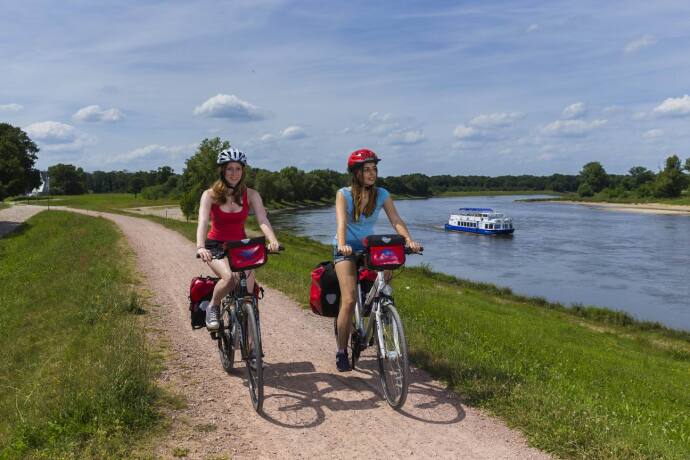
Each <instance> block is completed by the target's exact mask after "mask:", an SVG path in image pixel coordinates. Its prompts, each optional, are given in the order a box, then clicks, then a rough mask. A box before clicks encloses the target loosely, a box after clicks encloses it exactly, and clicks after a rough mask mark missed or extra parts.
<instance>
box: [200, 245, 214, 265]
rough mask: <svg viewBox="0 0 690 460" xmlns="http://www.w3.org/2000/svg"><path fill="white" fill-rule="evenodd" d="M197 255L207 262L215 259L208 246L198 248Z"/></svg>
mask: <svg viewBox="0 0 690 460" xmlns="http://www.w3.org/2000/svg"><path fill="white" fill-rule="evenodd" d="M196 256H197V257H198V258H199V259H201V260H202V261H204V262H206V263H208V262H210V261H211V260H212V259H213V255H212V254H211V251H209V250H208V249H206V248H197V250H196Z"/></svg>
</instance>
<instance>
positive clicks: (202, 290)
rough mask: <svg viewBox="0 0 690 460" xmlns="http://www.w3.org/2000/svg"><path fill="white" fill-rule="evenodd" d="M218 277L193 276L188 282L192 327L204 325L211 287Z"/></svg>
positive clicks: (214, 284)
mask: <svg viewBox="0 0 690 460" xmlns="http://www.w3.org/2000/svg"><path fill="white" fill-rule="evenodd" d="M219 279H220V278H216V277H213V276H195V277H194V278H192V282H191V283H189V314H190V323H191V325H192V329H197V328H200V327H206V308H208V306H209V303H210V302H211V298H212V297H213V289H214V288H215V287H216V283H217V282H218V280H219Z"/></svg>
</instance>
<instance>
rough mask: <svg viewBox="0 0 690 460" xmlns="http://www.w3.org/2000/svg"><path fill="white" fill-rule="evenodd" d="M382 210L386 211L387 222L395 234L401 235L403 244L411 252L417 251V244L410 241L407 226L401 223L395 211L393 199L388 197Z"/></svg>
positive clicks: (410, 237)
mask: <svg viewBox="0 0 690 460" xmlns="http://www.w3.org/2000/svg"><path fill="white" fill-rule="evenodd" d="M383 210H384V211H386V215H387V216H388V220H389V221H390V222H391V225H392V226H393V228H394V229H395V232H396V233H397V234H399V235H402V236H403V237H404V238H405V244H406V245H407V246H409V247H410V249H412V250H413V251H415V252H416V251H419V248H420V246H419V243H417V242H416V241H414V240H413V239H412V236H411V235H410V231H409V230H408V229H407V225H405V222H403V220H402V218H401V217H400V214H398V210H397V209H395V205H394V204H393V199H392V198H391V197H390V196H389V197H387V198H386V201H384V202H383Z"/></svg>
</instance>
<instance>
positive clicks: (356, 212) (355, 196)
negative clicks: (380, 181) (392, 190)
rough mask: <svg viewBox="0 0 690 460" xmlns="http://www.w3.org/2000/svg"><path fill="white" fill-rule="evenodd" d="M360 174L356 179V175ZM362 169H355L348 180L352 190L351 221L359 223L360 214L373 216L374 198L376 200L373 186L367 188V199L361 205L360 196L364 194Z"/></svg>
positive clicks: (376, 195)
mask: <svg viewBox="0 0 690 460" xmlns="http://www.w3.org/2000/svg"><path fill="white" fill-rule="evenodd" d="M358 173H359V174H360V177H358V175H357V174H358ZM361 174H362V168H357V169H356V170H354V171H353V172H352V177H351V179H350V187H351V190H352V220H353V221H355V222H359V218H360V216H361V215H362V214H364V215H365V216H366V217H369V216H370V215H372V214H373V212H374V209H375V208H376V198H378V189H377V188H376V186H375V185H373V186H371V187H369V188H368V191H369V199H368V200H367V202H366V204H364V203H362V199H363V197H362V195H363V192H364V189H365V187H364V184H363V183H362V179H361Z"/></svg>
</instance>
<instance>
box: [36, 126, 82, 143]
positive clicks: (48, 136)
mask: <svg viewBox="0 0 690 460" xmlns="http://www.w3.org/2000/svg"><path fill="white" fill-rule="evenodd" d="M26 132H27V134H28V135H29V136H30V137H31V138H32V139H33V140H37V141H40V142H44V143H46V144H67V143H70V142H73V141H74V140H75V139H76V138H77V131H76V130H75V129H74V126H71V125H68V124H65V123H60V122H59V121H42V122H39V123H33V124H31V125H29V126H27V127H26Z"/></svg>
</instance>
